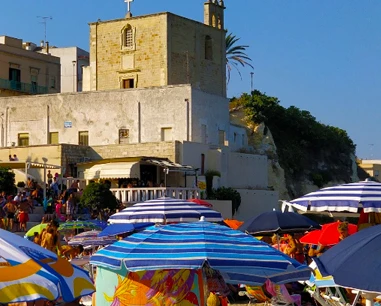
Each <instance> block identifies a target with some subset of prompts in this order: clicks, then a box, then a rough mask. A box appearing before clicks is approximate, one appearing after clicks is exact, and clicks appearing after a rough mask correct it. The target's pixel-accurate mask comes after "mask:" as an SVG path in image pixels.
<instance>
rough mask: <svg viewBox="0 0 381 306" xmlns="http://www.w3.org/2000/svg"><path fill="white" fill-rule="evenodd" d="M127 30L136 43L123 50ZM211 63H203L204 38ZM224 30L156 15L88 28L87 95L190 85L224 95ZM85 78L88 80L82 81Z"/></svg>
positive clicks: (205, 61)
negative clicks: (128, 84)
mask: <svg viewBox="0 0 381 306" xmlns="http://www.w3.org/2000/svg"><path fill="white" fill-rule="evenodd" d="M127 26H131V28H132V30H133V37H134V44H133V46H132V47H124V46H123V30H124V29H125V28H126V27H127ZM206 36H209V37H211V39H212V44H213V52H212V53H213V58H212V59H211V60H206V59H205V37H206ZM225 64H226V58H225V31H224V30H219V29H216V28H213V27H211V26H207V25H205V24H202V23H200V22H197V21H193V20H190V19H187V18H183V17H180V16H177V15H173V14H171V13H159V14H153V15H147V16H137V17H133V18H125V19H118V20H110V21H104V22H102V21H100V22H96V23H92V24H90V66H91V67H90V74H91V77H90V80H91V86H88V85H86V84H85V85H84V88H85V89H87V90H88V89H90V90H109V89H119V88H122V87H123V85H122V83H123V79H133V80H134V83H135V84H134V87H137V88H142V87H151V86H164V85H177V84H192V85H194V86H196V87H198V88H200V89H201V90H203V91H205V92H211V93H214V94H217V95H221V96H226V70H225ZM86 79H87V76H86Z"/></svg>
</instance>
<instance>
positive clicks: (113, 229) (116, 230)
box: [98, 222, 154, 237]
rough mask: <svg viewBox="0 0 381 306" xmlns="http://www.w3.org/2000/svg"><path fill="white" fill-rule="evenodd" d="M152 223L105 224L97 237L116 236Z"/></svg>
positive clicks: (143, 227)
mask: <svg viewBox="0 0 381 306" xmlns="http://www.w3.org/2000/svg"><path fill="white" fill-rule="evenodd" d="M152 225H154V223H152V222H151V223H115V224H110V225H109V226H107V227H106V228H105V229H104V230H103V231H101V232H100V233H99V235H98V237H105V236H117V235H121V234H128V233H132V232H135V231H139V230H143V229H145V228H147V227H149V226H152Z"/></svg>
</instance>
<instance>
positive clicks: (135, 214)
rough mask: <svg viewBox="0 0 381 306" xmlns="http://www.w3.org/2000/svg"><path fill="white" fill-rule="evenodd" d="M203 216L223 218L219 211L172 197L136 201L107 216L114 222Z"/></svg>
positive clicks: (170, 220) (188, 219) (190, 219)
mask: <svg viewBox="0 0 381 306" xmlns="http://www.w3.org/2000/svg"><path fill="white" fill-rule="evenodd" d="M202 216H203V217H205V220H206V221H209V222H219V221H222V220H223V218H222V216H221V214H220V213H219V212H216V211H214V210H212V209H210V208H208V207H205V206H202V205H199V204H195V203H192V202H189V201H186V200H179V199H173V198H158V199H155V200H150V201H145V202H142V203H137V204H135V205H133V206H131V207H128V208H125V209H123V210H122V211H120V212H118V213H116V214H114V215H112V216H111V217H110V218H109V220H108V221H109V222H110V223H111V224H114V223H146V222H152V223H175V222H193V221H198V220H200V217H202Z"/></svg>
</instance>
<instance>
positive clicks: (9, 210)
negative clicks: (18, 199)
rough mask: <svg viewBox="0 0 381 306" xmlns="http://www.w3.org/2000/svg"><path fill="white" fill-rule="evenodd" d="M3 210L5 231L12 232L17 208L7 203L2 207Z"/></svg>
mask: <svg viewBox="0 0 381 306" xmlns="http://www.w3.org/2000/svg"><path fill="white" fill-rule="evenodd" d="M3 210H4V211H5V213H6V214H7V220H6V221H5V229H8V228H9V230H10V231H11V232H13V218H14V217H15V212H16V210H17V206H16V205H15V204H14V203H13V202H12V201H10V202H8V203H7V204H5V206H4V207H3Z"/></svg>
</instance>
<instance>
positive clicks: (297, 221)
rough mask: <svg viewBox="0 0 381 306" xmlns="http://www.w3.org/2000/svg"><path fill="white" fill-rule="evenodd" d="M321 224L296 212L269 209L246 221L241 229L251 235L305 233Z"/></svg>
mask: <svg viewBox="0 0 381 306" xmlns="http://www.w3.org/2000/svg"><path fill="white" fill-rule="evenodd" d="M320 228H321V226H320V225H319V224H318V223H316V222H315V221H312V220H311V219H309V218H307V217H305V216H303V215H299V214H297V213H294V212H280V211H269V212H264V213H261V214H259V215H257V216H255V217H253V218H251V219H249V220H247V221H245V222H244V223H243V224H242V225H241V226H240V227H239V230H240V231H243V232H246V233H248V234H251V235H272V234H277V235H281V234H286V233H303V232H306V231H309V230H312V229H320Z"/></svg>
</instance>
